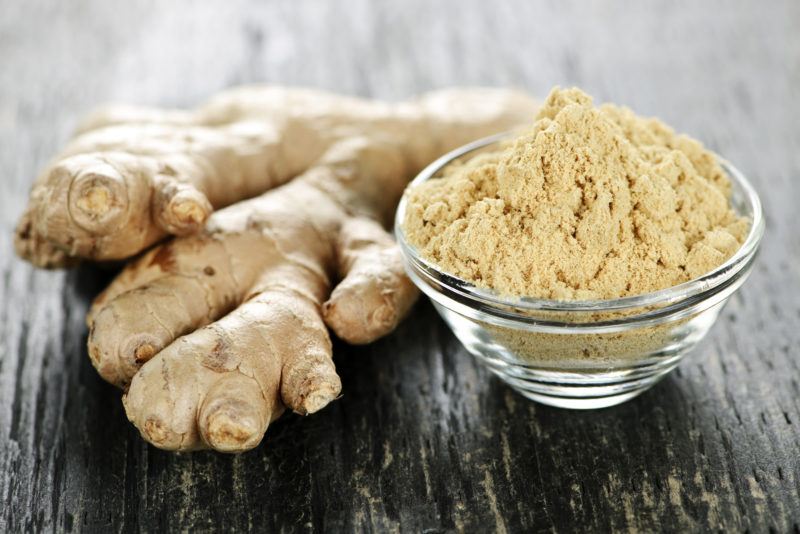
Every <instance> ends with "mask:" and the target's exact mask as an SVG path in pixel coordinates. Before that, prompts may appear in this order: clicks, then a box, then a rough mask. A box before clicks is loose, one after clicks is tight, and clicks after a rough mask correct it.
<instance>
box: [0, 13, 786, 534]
mask: <svg viewBox="0 0 800 534" xmlns="http://www.w3.org/2000/svg"><path fill="white" fill-rule="evenodd" d="M0 58H2V59H1V60H0V65H2V67H1V68H0V230H2V231H0V272H1V273H2V277H0V302H2V309H0V503H3V504H1V505H0V527H2V528H0V530H9V531H19V530H24V529H31V530H43V529H46V530H51V529H54V530H59V531H70V530H76V529H77V530H105V531H107V530H109V529H113V530H120V531H133V530H142V529H143V530H160V529H170V530H171V529H201V530H202V529H208V528H213V527H223V526H227V527H230V528H239V529H247V528H248V527H250V528H252V527H253V525H256V526H260V527H263V528H265V529H281V530H295V529H303V530H324V529H329V530H330V529H332V530H334V531H337V530H361V529H367V530H371V529H375V530H387V529H388V530H402V529H407V530H412V531H421V530H424V529H431V531H449V530H472V531H475V530H497V531H505V530H510V531H514V530H519V529H525V530H529V531H530V530H537V531H538V530H561V531H570V530H576V529H577V528H576V527H577V526H583V527H585V528H586V529H588V530H601V531H602V530H618V529H633V530H636V529H638V530H645V531H653V530H701V531H702V530H711V529H715V530H716V529H720V530H726V531H727V530H748V529H750V530H752V531H766V530H769V529H774V530H775V531H781V532H789V531H792V529H794V530H793V531H794V532H798V528H800V527H798V522H800V498H798V492H800V465H798V457H800V433H799V432H800V431H799V430H798V429H800V405H799V404H798V398H799V397H800V386H798V383H800V364H798V356H797V353H798V347H800V291H798V287H800V268H798V265H800V231H798V230H800V227H798V222H797V215H796V213H797V205H798V204H800V186H798V176H800V126H798V124H800V106H798V104H797V102H798V97H800V94H798V93H799V92H800V2H797V1H795V0H772V1H765V2H756V1H750V2H744V1H741V2H731V1H727V0H725V1H723V0H714V1H703V2H696V1H690V0H682V1H681V0H678V1H666V0H664V1H652V2H637V1H633V0H631V1H611V0H603V1H594V2H582V1H578V0H570V1H522V0H519V1H506V2H485V1H481V0H459V1H447V2H445V1H441V2H428V1H424V0H404V1H402V2H392V1H388V0H387V1H375V0H346V1H344V0H343V1H338V2H330V1H326V0H299V1H298V0H273V1H265V2H260V1H246V0H225V1H222V0H219V1H204V2H199V1H193V0H172V1H169V2H156V1H149V2H148V1H121V0H120V1H110V0H71V1H69V2H64V1H59V0H31V1H14V0H0ZM253 82H269V83H278V84H283V85H298V86H310V87H316V88H323V89H328V90H332V91H337V92H342V93H349V94H356V95H362V96H370V97H379V98H386V99H396V98H403V97H407V96H410V95H413V94H415V93H418V92H421V91H425V90H428V89H432V88H437V87H445V86H452V85H492V86H514V87H519V88H523V89H525V90H528V91H530V92H531V93H533V94H535V95H537V96H540V97H544V96H545V95H546V94H547V92H548V91H549V90H550V88H551V87H552V86H554V85H562V86H568V85H577V86H580V87H582V88H583V89H585V90H586V91H587V92H589V93H590V94H592V95H593V96H594V97H595V98H596V100H597V101H611V102H616V103H620V104H624V105H627V106H629V107H631V108H633V109H634V110H635V111H636V112H637V113H640V114H645V115H657V116H659V117H660V118H662V119H663V120H665V121H666V122H667V123H668V124H670V125H672V126H674V127H675V128H676V129H677V130H680V131H685V132H687V133H689V134H690V135H692V136H693V137H696V138H698V139H700V140H701V141H703V142H704V143H705V144H706V145H708V146H709V147H711V148H712V149H714V150H716V151H718V152H719V153H721V154H723V155H724V156H725V157H727V158H728V159H730V160H731V161H732V162H733V163H734V164H735V165H736V166H737V167H739V168H740V169H741V170H742V171H743V172H744V173H745V174H746V175H748V176H749V177H750V178H751V179H752V181H753V182H754V184H755V185H756V187H757V189H758V190H759V193H760V194H761V198H762V202H763V203H764V207H765V213H766V217H767V235H766V238H765V240H764V242H763V245H762V251H761V259H760V260H759V265H758V267H757V269H756V272H755V273H754V274H753V276H752V278H751V279H750V281H749V282H748V284H747V285H746V286H745V287H744V290H743V291H742V292H741V296H739V297H737V298H736V299H735V301H734V302H732V303H731V304H730V305H729V306H728V308H727V309H726V311H725V316H724V317H723V318H722V319H721V320H720V321H719V323H718V325H717V326H716V327H715V329H714V330H713V331H712V334H711V336H710V338H709V339H708V340H707V341H706V342H705V343H704V345H703V348H702V349H701V350H700V352H701V354H700V355H697V356H696V357H695V358H694V359H693V360H692V361H689V362H686V363H685V364H682V366H681V368H680V372H679V373H678V374H677V375H676V376H674V377H670V378H669V379H667V380H665V382H664V383H662V384H661V385H659V386H658V387H656V388H655V389H653V390H652V391H651V392H649V393H647V394H646V395H644V396H642V397H641V398H639V399H637V400H636V401H634V402H632V403H628V404H626V405H623V406H620V407H618V408H614V409H611V410H604V411H601V412H596V413H593V414H569V415H565V412H561V411H558V410H555V409H549V408H545V407H541V406H536V405H533V404H531V403H528V402H527V401H524V400H523V399H522V398H521V397H518V396H516V395H515V394H512V393H510V391H509V390H508V389H507V388H505V387H504V386H502V385H500V384H499V383H498V382H497V381H495V380H492V379H490V378H489V377H488V376H486V374H485V373H484V372H483V371H481V370H479V369H478V368H476V367H475V365H474V364H473V363H472V362H471V360H470V359H469V358H468V357H467V355H466V353H465V352H464V350H463V348H461V347H460V345H458V343H457V342H456V341H455V340H454V339H453V338H452V336H451V335H450V334H449V331H448V330H447V329H446V327H444V326H443V325H442V324H441V323H440V322H439V321H438V319H437V318H435V314H434V312H433V311H432V308H430V305H429V304H427V303H421V304H419V305H418V307H417V308H416V310H415V317H414V318H412V319H411V320H410V321H407V322H406V323H405V324H404V325H403V326H402V327H401V329H400V330H399V331H398V332H397V333H396V334H395V335H394V336H392V337H390V338H388V339H386V340H383V341H381V342H380V343H378V344H376V345H373V346H370V347H365V348H351V347H345V346H343V345H337V348H336V351H337V366H338V368H339V369H340V373H341V374H342V377H343V380H344V387H345V392H346V393H345V397H344V398H343V399H341V400H340V401H338V402H337V403H335V405H333V406H331V407H330V408H329V409H327V410H325V411H324V412H323V413H321V414H318V415H316V416H314V417H311V418H308V419H306V420H301V419H299V418H296V417H289V418H286V419H283V420H281V421H280V422H278V423H276V425H274V428H273V427H271V429H270V431H269V434H268V437H267V440H266V443H265V444H264V445H262V446H261V447H259V448H258V449H256V450H255V451H252V452H250V453H248V454H246V455H243V456H239V457H227V456H220V455H212V454H205V453H204V454H197V455H189V456H174V455H170V454H166V453H162V452H160V451H157V450H155V449H153V448H150V447H148V446H146V445H145V444H144V442H143V441H142V440H140V439H139V438H138V436H137V435H136V433H135V430H134V429H133V428H132V427H131V426H130V425H129V424H128V423H127V421H126V420H125V417H124V413H123V412H122V410H121V407H120V405H119V404H120V403H119V395H118V393H117V392H116V391H115V390H114V389H113V388H111V387H109V386H106V385H105V384H103V383H102V382H101V381H100V379H99V378H97V377H96V376H95V374H94V372H93V370H92V369H91V366H90V364H89V362H88V359H87V357H86V354H85V349H84V346H85V336H86V329H85V326H84V324H83V317H84V314H85V311H86V306H87V303H88V302H89V299H90V298H91V297H92V296H93V294H94V293H96V292H97V291H98V290H99V289H100V287H102V283H103V280H104V279H105V278H107V275H104V274H103V273H102V272H98V271H94V270H87V269H80V270H77V271H71V272H56V273H52V272H43V271H35V270H34V269H32V268H31V267H29V266H28V265H26V264H24V263H22V262H21V261H19V260H18V259H16V258H15V257H14V256H13V252H12V245H11V235H12V234H11V229H12V228H13V225H14V223H15V220H16V218H17V217H18V215H19V214H20V213H21V211H22V209H23V207H24V204H25V202H26V199H27V192H28V189H29V187H30V184H31V183H32V181H33V179H34V177H35V175H36V173H37V171H38V170H39V169H41V168H42V167H43V166H44V165H45V163H46V162H47V160H48V158H49V157H51V156H52V155H53V154H54V153H55V152H56V151H57V149H58V147H59V146H61V145H62V144H63V143H64V142H65V141H66V140H67V138H68V136H69V135H70V133H71V132H72V130H73V128H74V127H75V126H76V124H77V122H78V120H79V119H80V117H81V116H82V115H84V114H85V113H86V112H88V111H89V110H90V109H91V108H93V107H94V106H96V105H98V104H101V103H105V102H110V101H114V102H125V103H139V104H153V105H159V106H179V107H187V106H192V105H196V104H198V103H200V102H201V101H203V100H204V99H205V98H207V97H209V96H210V95H212V94H213V93H214V92H216V91H218V90H220V89H223V88H225V87H229V86H232V85H237V84H244V83H253ZM430 325H433V326H430Z"/></svg>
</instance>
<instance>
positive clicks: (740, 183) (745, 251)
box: [394, 131, 765, 315]
mask: <svg viewBox="0 0 800 534" xmlns="http://www.w3.org/2000/svg"><path fill="white" fill-rule="evenodd" d="M514 137H515V132H513V131H512V132H503V133H499V134H495V135H492V136H489V137H484V138H482V139H478V140H476V141H473V142H471V143H467V144H466V145H463V146H461V147H459V148H456V149H455V150H452V151H450V152H448V153H447V154H444V155H443V156H441V157H440V158H438V159H436V160H435V161H433V162H432V163H430V164H429V165H428V166H427V167H425V168H424V169H423V170H422V171H420V173H419V174H418V175H417V176H416V177H415V178H414V179H413V180H412V181H411V182H410V183H409V184H408V186H407V187H406V189H405V192H404V193H403V196H402V198H401V199H400V203H399V204H398V207H397V211H396V213H395V221H394V233H395V238H396V240H397V242H398V244H399V245H400V250H401V253H402V255H403V257H404V259H405V260H406V262H410V264H411V265H413V266H414V267H416V268H418V269H421V270H422V271H423V272H424V273H425V274H426V275H427V276H428V277H429V278H434V279H436V280H437V281H438V282H439V283H440V284H442V285H443V286H445V287H446V288H447V289H448V290H450V291H452V292H455V293H456V294H458V295H460V296H461V297H466V298H467V299H469V300H474V301H478V302H480V303H481V304H483V305H488V306H489V307H491V308H499V309H502V310H504V315H506V314H508V311H507V310H508V308H513V309H515V310H518V311H521V312H536V311H559V312H595V313H596V312H602V311H612V310H613V311H615V312H625V311H629V310H635V309H641V308H647V307H663V306H665V305H671V304H675V303H677V302H680V301H684V300H686V299H689V298H692V297H696V296H698V295H700V294H702V293H705V292H708V291H712V290H714V289H715V288H718V287H719V286H720V285H722V284H724V283H725V282H727V281H728V280H730V279H731V278H732V277H734V276H735V275H736V274H737V273H739V272H740V271H742V270H743V269H744V268H746V267H748V266H749V265H751V263H752V262H751V260H752V258H753V256H754V255H755V253H756V251H757V250H758V246H759V244H760V242H761V238H762V237H763V235H764V227H765V222H764V215H763V211H762V206H761V200H760V198H759V196H758V193H757V192H756V190H755V188H754V187H753V185H752V184H751V183H750V181H749V180H747V178H746V177H745V176H744V174H743V173H742V172H741V171H739V170H738V169H737V168H736V167H735V166H734V165H733V164H731V163H730V162H729V161H727V160H726V159H724V158H722V157H721V156H719V155H718V154H716V153H715V154H714V155H715V156H716V157H717V159H718V161H719V163H720V165H721V166H722V168H723V170H724V171H725V172H726V173H727V174H728V177H729V178H730V180H731V182H732V183H733V184H734V186H735V187H738V188H739V189H740V190H741V193H742V196H743V200H744V202H745V203H746V204H748V205H749V207H750V209H751V211H752V215H751V218H752V220H751V224H750V229H749V231H748V233H747V237H746V238H745V241H744V243H743V244H742V246H741V247H739V249H738V250H737V251H736V252H735V253H734V254H733V256H731V257H730V258H728V259H727V260H726V261H725V262H724V263H723V264H722V265H720V266H719V267H717V268H716V269H714V270H712V271H710V272H708V273H706V274H704V275H703V276H700V277H699V278H695V279H693V280H690V281H688V282H683V283H681V284H678V285H676V286H672V287H668V288H665V289H660V290H657V291H652V292H649V293H642V294H640V295H633V296H628V297H621V298H616V299H593V300H554V299H541V298H534V297H525V296H523V297H504V296H502V295H501V294H499V293H497V292H496V291H494V290H492V289H485V288H481V287H478V286H475V285H473V284H472V283H470V282H468V281H466V280H464V279H462V278H459V277H457V276H455V275H452V274H450V273H447V272H445V271H443V270H441V269H440V268H438V267H437V266H436V265H435V264H433V263H432V262H430V261H428V260H426V259H425V258H423V257H422V256H420V254H419V253H418V251H417V249H416V248H415V247H413V246H412V245H411V244H409V243H408V241H407V240H406V238H405V234H404V232H403V228H402V226H403V220H404V219H405V212H406V205H407V194H408V191H409V190H410V189H412V188H413V187H416V186H418V185H419V184H421V183H423V182H425V181H427V180H429V179H432V178H434V177H435V176H436V175H437V174H438V173H439V172H440V171H441V170H442V169H443V168H444V167H445V166H446V165H448V164H450V163H451V162H453V161H454V160H456V159H458V158H461V157H463V156H466V155H468V154H470V153H472V152H476V151H478V150H480V149H483V148H486V147H489V146H490V145H492V144H497V143H499V142H501V141H504V140H508V139H513V138H514ZM407 268H408V265H407ZM412 278H416V277H412Z"/></svg>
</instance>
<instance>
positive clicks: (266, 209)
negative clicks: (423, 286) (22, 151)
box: [17, 87, 535, 452]
mask: <svg viewBox="0 0 800 534" xmlns="http://www.w3.org/2000/svg"><path fill="white" fill-rule="evenodd" d="M534 112H535V106H534V104H533V103H532V101H531V100H530V99H529V98H528V97H526V96H524V95H521V94H519V93H515V92H512V91H504V90H450V91H441V92H437V93H432V94H429V95H426V96H424V97H422V98H421V99H419V100H416V101H412V102H408V103H402V104H385V103H377V102H370V101H364V100H358V99H352V98H346V97H339V96H335V95H329V94H325V93H318V92H315V91H301V90H289V89H282V88H269V87H265V88H245V89H239V90H235V91H232V92H229V93H227V94H224V95H222V96H220V97H218V98H217V99H215V100H213V101H212V102H211V104H209V105H207V106H205V107H203V108H201V109H200V110H198V111H196V112H188V113H182V112H159V111H154V110H137V109H130V108H118V109H116V110H112V111H109V112H105V113H102V114H98V115H95V116H94V118H93V119H92V120H90V121H89V123H88V126H87V127H86V128H87V129H88V131H89V133H87V134H85V136H81V137H79V138H78V139H77V140H76V141H75V142H74V144H73V145H71V146H70V148H68V149H67V151H65V154H66V155H65V156H63V157H62V158H61V159H59V160H57V162H56V163H55V164H54V165H53V166H52V167H51V170H50V171H48V172H46V173H45V175H44V178H43V179H42V181H40V182H39V183H37V185H36V187H35V188H34V191H33V193H32V200H31V206H30V209H29V210H28V211H27V212H26V215H25V216H24V217H23V226H25V228H23V230H24V231H22V232H20V233H19V234H18V240H17V244H18V250H20V252H21V253H23V255H26V254H27V256H26V257H28V258H29V259H31V260H32V261H33V262H34V263H37V264H39V265H46V266H54V265H63V264H64V263H66V262H69V261H73V260H74V259H75V258H78V257H83V258H92V259H111V258H123V257H126V256H129V255H131V254H135V253H136V252H139V251H141V250H143V249H144V248H146V247H148V246H149V245H151V244H153V243H154V242H156V241H157V240H160V239H162V238H163V237H164V236H165V235H167V234H170V233H174V234H181V237H177V238H175V239H173V240H170V241H167V242H165V243H164V244H161V245H158V246H156V247H155V248H152V249H151V250H149V251H148V252H146V253H145V254H144V255H142V256H140V257H139V258H138V259H136V260H134V261H132V262H131V263H130V264H129V265H128V266H127V267H126V268H125V269H124V270H123V271H122V272H121V273H120V274H119V275H118V277H117V278H116V279H115V280H114V281H113V282H112V283H111V285H110V286H109V287H108V288H107V289H106V290H105V291H104V292H103V293H101V294H100V295H99V296H98V297H97V299H96V300H95V302H94V303H93V305H92V309H91V310H90V313H89V316H88V317H87V322H88V324H89V326H90V334H89V342H88V348H89V354H90V357H91V360H92V363H93V364H94V365H95V367H96V368H97V370H98V372H99V373H100V374H101V376H102V377H103V378H104V379H106V380H107V381H109V382H111V383H113V384H116V385H118V386H120V387H123V388H126V389H127V391H126V393H125V395H124V397H123V401H124V404H125V409H126V412H127V415H128V418H129V419H130V420H131V421H132V422H133V423H134V425H135V426H136V427H137V428H138V429H139V431H140V432H141V434H142V436H143V437H144V438H145V439H146V440H147V441H149V442H150V443H152V444H154V445H155V446H157V447H160V448H163V449H169V450H179V451H185V450H197V449H206V448H211V449H215V450H218V451H224V452H241V451H244V450H248V449H250V448H253V447H255V446H256V445H257V444H258V443H259V442H260V441H261V439H262V438H263V435H264V433H265V431H266V429H267V426H268V425H269V423H270V422H271V421H273V420H274V419H275V418H277V417H278V416H280V414H281V413H282V412H283V411H284V410H285V409H286V408H288V409H291V410H293V411H295V412H297V413H300V414H310V413H314V412H316V411H318V410H320V409H322V408H323V407H324V406H326V405H327V404H328V403H329V402H331V401H332V400H334V399H335V398H337V397H338V396H339V394H340V392H341V382H340V380H339V377H338V375H337V374H336V370H335V367H334V364H333V361H332V357H331V341H330V337H329V334H328V328H330V329H332V330H333V331H334V332H335V333H336V335H337V336H339V337H340V338H342V339H343V340H345V341H348V342H352V343H368V342H370V341H372V340H374V339H377V338H378V337H380V336H382V335H385V334H387V333H388V332H390V331H391V330H392V329H394V327H395V326H396V325H397V323H398V322H399V321H400V320H401V319H402V317H403V316H404V315H405V314H406V312H407V311H408V309H409V308H410V307H411V305H412V304H413V302H414V299H415V298H416V295H417V292H416V289H415V288H414V287H413V285H412V284H411V283H410V281H409V280H408V279H407V278H406V277H405V275H404V274H403V269H402V264H401V261H400V255H399V251H398V250H397V247H396V245H395V244H394V242H393V240H392V238H391V236H390V235H389V234H388V233H387V232H386V231H385V230H384V225H385V224H387V223H388V222H389V220H390V219H391V217H392V215H393V212H394V209H395V206H396V203H397V201H398V200H399V198H400V195H401V194H402V191H403V189H404V187H405V185H406V183H407V182H408V180H409V179H410V178H411V177H413V175H414V174H415V173H416V172H418V171H419V170H420V169H421V167H422V166H423V165H425V164H427V163H428V162H430V161H431V160H432V159H434V158H435V157H437V156H439V155H441V154H442V153H444V152H445V151H447V150H449V149H451V148H455V147H457V146H459V145H461V144H464V143H466V142H468V141H470V140H473V139H476V138H479V137H482V136H485V135H489V134H492V133H496V132H500V131H504V130H507V129H509V128H511V127H514V126H516V125H519V124H521V123H524V122H525V121H527V120H529V119H530V117H531V116H532V115H533V113H534ZM201 123H202V125H201V126H198V124H201ZM245 129H246V130H247V131H249V132H259V133H258V134H257V135H254V136H251V135H249V134H247V135H246V134H244V133H241V132H242V131H243V130H245ZM120 132H123V133H120ZM265 132H270V133H269V134H267V133H265ZM86 136H89V137H86ZM212 141H213V142H212ZM168 145H169V148H167V146H168ZM75 147H77V148H75ZM81 147H84V148H85V147H91V150H85V151H84V148H81ZM97 150H100V152H96V151H97ZM92 151H95V152H92ZM168 169H171V171H170V172H166V171H167V170H168ZM263 191H267V192H266V193H263V194H262V195H261V196H258V197H255V198H251V199H250V200H244V201H240V202H236V201H237V200H238V199H241V198H243V197H248V196H252V195H254V194H258V193H260V192H263ZM176 199H177V200H176ZM206 201H207V202H206ZM235 202H236V203H235ZM225 204H232V205H230V206H229V207H227V208H224V209H220V210H219V211H216V212H214V213H213V214H211V207H218V206H222V205H225ZM118 206H121V207H119V210H118ZM78 211H80V212H81V214H82V215H81V217H83V218H74V217H73V214H74V213H73V212H78ZM100 221H105V223H108V224H107V226H103V224H104V223H101V222H100ZM337 282H338V284H337Z"/></svg>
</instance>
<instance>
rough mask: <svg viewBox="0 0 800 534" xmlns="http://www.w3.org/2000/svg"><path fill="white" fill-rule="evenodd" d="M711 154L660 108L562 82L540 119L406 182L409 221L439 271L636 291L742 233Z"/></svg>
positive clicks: (688, 271)
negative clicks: (425, 177)
mask: <svg viewBox="0 0 800 534" xmlns="http://www.w3.org/2000/svg"><path fill="white" fill-rule="evenodd" d="M729 197H730V183H729V181H728V178H727V177H726V175H725V174H724V172H723V170H722V169H721V168H720V166H719V164H718V163H717V160H716V158H715V156H714V155H713V154H712V153H711V152H709V151H708V150H706V149H705V148H703V146H702V145H701V144H700V143H698V142H697V141H695V140H693V139H690V138H689V137H686V136H684V135H677V134H675V132H673V131H672V130H671V129H670V128H669V127H667V126H666V125H664V124H663V123H662V122H660V121H659V120H657V119H652V118H642V117H638V116H636V115H634V114H633V112H631V111H630V110H629V109H626V108H623V107H617V106H614V105H610V104H605V105H602V106H599V107H594V106H593V104H592V99H591V97H589V96H588V95H587V94H585V93H584V92H582V91H581V90H579V89H574V88H573V89H559V88H556V89H554V90H553V91H552V92H551V93H550V95H549V96H548V98H547V100H546V101H545V103H544V105H543V107H542V109H541V110H540V111H539V114H538V116H537V117H536V120H535V123H534V124H533V127H532V128H531V129H530V130H529V131H527V132H526V133H524V134H523V135H521V136H520V137H518V138H517V139H515V140H514V141H513V142H511V143H509V144H508V145H506V146H505V147H504V148H502V149H499V150H497V151H495V152H492V153H488V154H483V155H481V156H478V157H475V158H473V159H470V160H468V161H466V162H464V163H461V164H454V165H452V166H450V167H449V168H448V169H446V170H445V172H444V174H443V176H442V177H441V178H438V179H433V180H429V181H427V182H425V183H423V184H421V185H419V186H417V187H414V188H412V189H410V190H409V191H408V193H407V197H406V198H407V210H406V216H405V221H404V222H403V231H404V233H405V236H406V239H407V240H408V242H409V243H410V244H412V245H413V246H414V247H416V248H417V249H418V251H419V253H420V254H421V256H422V257H424V258H426V259H428V260H429V261H431V262H433V263H435V264H436V265H438V266H439V268H441V269H442V270H443V271H445V272H448V273H450V274H453V275H455V276H457V277H459V278H462V279H464V280H467V281H469V282H471V283H473V284H475V285H477V286H480V287H486V288H491V289H494V290H495V291H497V292H498V293H500V294H502V295H505V296H528V297H536V298H547V299H558V300H588V299H611V298H618V297H625V296H631V295H638V294H641V293H647V292H651V291H655V290H659V289H663V288H667V287H670V286H674V285H677V284H680V283H682V282H686V281H689V280H691V279H693V278H697V277H698V276H701V275H703V274H705V273H707V272H709V271H710V270H713V269H714V268H715V267H717V266H719V265H720V264H722V263H723V262H724V261H725V260H726V259H727V258H729V257H730V256H731V255H732V254H733V253H734V252H735V251H736V250H737V249H738V248H739V247H740V246H741V244H742V243H743V241H744V239H745V237H746V234H747V231H748V228H749V222H748V221H747V220H746V219H744V218H741V217H739V216H737V215H736V214H735V213H734V211H733V210H732V208H731V206H730V201H729Z"/></svg>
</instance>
